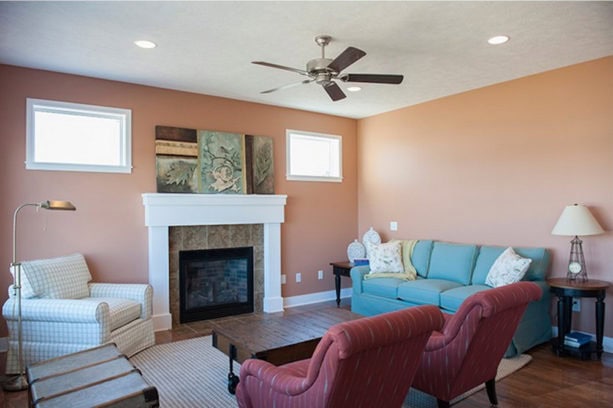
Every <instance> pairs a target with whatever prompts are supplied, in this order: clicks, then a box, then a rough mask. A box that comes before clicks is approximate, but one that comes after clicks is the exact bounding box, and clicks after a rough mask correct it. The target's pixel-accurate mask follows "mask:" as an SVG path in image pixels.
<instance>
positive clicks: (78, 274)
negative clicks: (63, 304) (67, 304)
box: [21, 254, 92, 299]
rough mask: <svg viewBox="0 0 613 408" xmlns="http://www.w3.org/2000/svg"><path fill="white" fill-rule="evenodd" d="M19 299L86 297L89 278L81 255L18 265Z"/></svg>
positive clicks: (90, 277)
mask: <svg viewBox="0 0 613 408" xmlns="http://www.w3.org/2000/svg"><path fill="white" fill-rule="evenodd" d="M21 274H22V284H25V283H26V282H27V283H28V285H29V287H28V286H25V285H24V289H26V290H25V291H24V292H22V296H23V297H24V298H28V297H39V298H43V299H80V298H84V297H87V296H89V287H88V285H87V283H88V282H89V281H91V280H92V276H91V275H90V273H89V269H88V268H87V263H86V262H85V258H83V255H81V254H73V255H68V256H63V257H59V258H49V259H39V260H36V261H26V262H22V263H21Z"/></svg>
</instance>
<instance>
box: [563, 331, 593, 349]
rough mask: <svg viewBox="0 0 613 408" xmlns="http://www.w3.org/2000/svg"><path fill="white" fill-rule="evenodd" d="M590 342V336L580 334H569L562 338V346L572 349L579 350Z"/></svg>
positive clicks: (575, 332)
mask: <svg viewBox="0 0 613 408" xmlns="http://www.w3.org/2000/svg"><path fill="white" fill-rule="evenodd" d="M591 341H592V336H590V335H589V334H585V333H581V332H577V331H574V332H570V333H568V334H567V335H565V336H564V345H565V346H568V347H573V348H579V347H581V346H584V345H586V344H588V343H589V342H591Z"/></svg>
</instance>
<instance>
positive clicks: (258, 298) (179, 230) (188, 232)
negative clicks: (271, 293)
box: [168, 224, 264, 327]
mask: <svg viewBox="0 0 613 408" xmlns="http://www.w3.org/2000/svg"><path fill="white" fill-rule="evenodd" d="M168 235H169V237H168V238H169V247H170V248H171V249H170V253H169V258H170V259H169V267H170V271H169V295H170V314H171V315H172V321H173V327H177V326H178V325H179V322H180V306H179V252H180V251H189V250H197V249H218V248H232V247H245V246H250V247H253V258H254V259H253V292H254V294H253V295H254V310H255V311H256V312H262V311H263V300H262V299H263V297H264V257H263V253H264V250H263V243H264V231H263V228H262V225H259V224H244V225H199V226H180V227H170V228H169V232H168Z"/></svg>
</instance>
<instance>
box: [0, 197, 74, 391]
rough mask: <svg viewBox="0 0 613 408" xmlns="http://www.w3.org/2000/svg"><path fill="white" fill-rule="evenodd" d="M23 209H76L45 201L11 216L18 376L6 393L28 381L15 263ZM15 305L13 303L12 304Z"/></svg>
mask: <svg viewBox="0 0 613 408" xmlns="http://www.w3.org/2000/svg"><path fill="white" fill-rule="evenodd" d="M25 207H36V208H44V209H45V210H63V211H75V210H76V207H75V206H74V205H73V204H72V203H71V202H70V201H61V200H47V201H42V202H40V203H26V204H22V205H20V206H19V207H17V209H16V210H15V213H14V214H13V262H11V267H10V269H11V271H12V273H13V276H14V283H13V289H14V294H15V295H14V296H15V298H16V306H17V356H18V357H17V358H18V360H19V374H18V375H17V376H16V377H15V378H13V379H11V380H9V381H7V382H5V383H4V384H3V385H2V386H3V388H4V389H5V390H6V391H21V390H25V389H27V388H28V380H27V378H26V375H25V367H24V361H23V333H22V332H23V328H22V320H21V264H20V263H19V262H18V261H17V216H18V215H19V211H21V210H22V209H23V208H25ZM14 304H15V303H14Z"/></svg>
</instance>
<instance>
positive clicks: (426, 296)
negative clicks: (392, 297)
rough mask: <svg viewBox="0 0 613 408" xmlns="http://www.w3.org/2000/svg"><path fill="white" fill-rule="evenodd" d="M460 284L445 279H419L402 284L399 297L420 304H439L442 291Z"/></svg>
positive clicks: (399, 288) (399, 287)
mask: <svg viewBox="0 0 613 408" xmlns="http://www.w3.org/2000/svg"><path fill="white" fill-rule="evenodd" d="M458 286H460V284H459V283H457V282H452V281H449V280H444V279H430V278H428V279H418V280H415V281H410V282H403V283H402V284H400V285H399V286H398V298H399V299H402V300H406V301H408V302H411V303H415V304H418V305H435V306H438V305H439V303H440V294H441V292H444V291H446V290H449V289H452V288H456V287H458Z"/></svg>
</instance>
